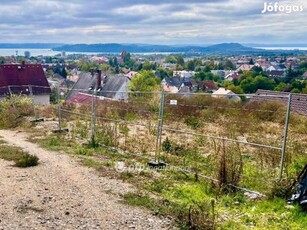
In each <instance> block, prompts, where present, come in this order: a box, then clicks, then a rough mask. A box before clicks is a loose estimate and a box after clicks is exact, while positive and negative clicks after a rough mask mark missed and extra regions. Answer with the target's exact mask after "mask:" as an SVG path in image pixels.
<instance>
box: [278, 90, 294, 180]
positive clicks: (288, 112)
mask: <svg viewBox="0 0 307 230" xmlns="http://www.w3.org/2000/svg"><path fill="white" fill-rule="evenodd" d="M291 100H292V94H291V93H290V94H289V97H288V106H287V114H286V122H285V129H284V136H283V142H282V149H281V159H280V172H279V181H281V180H282V173H283V169H284V163H285V157H286V148H287V137H288V128H289V120H290V112H291Z"/></svg>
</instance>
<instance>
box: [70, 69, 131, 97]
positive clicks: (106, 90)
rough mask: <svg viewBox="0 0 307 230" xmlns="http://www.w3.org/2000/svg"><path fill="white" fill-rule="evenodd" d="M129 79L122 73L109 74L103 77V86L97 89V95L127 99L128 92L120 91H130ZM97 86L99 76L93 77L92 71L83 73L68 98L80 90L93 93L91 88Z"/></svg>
mask: <svg viewBox="0 0 307 230" xmlns="http://www.w3.org/2000/svg"><path fill="white" fill-rule="evenodd" d="M128 83H129V79H128V78H127V77H126V76H124V75H120V74H114V75H108V76H106V77H102V82H101V88H100V90H98V91H97V95H98V96H101V97H106V98H112V99H118V100H119V99H127V93H126V94H123V93H119V92H122V91H128ZM95 88H97V76H96V75H95V76H94V77H92V75H91V74H90V73H81V74H80V76H79V79H78V81H77V82H76V84H75V85H74V86H73V88H72V90H71V91H70V92H69V94H68V96H67V99H70V98H71V97H73V96H74V95H75V94H77V93H78V92H83V93H88V94H92V91H91V90H90V89H95Z"/></svg>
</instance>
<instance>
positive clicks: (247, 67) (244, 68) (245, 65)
mask: <svg viewBox="0 0 307 230" xmlns="http://www.w3.org/2000/svg"><path fill="white" fill-rule="evenodd" d="M253 67H254V65H249V64H243V65H241V66H240V67H239V68H238V69H237V70H236V72H239V71H248V70H251V69H252V68H253Z"/></svg>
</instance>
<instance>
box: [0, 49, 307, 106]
mask: <svg viewBox="0 0 307 230" xmlns="http://www.w3.org/2000/svg"><path fill="white" fill-rule="evenodd" d="M105 46H106V45H104V47H105ZM110 46H112V47H113V48H114V46H115V47H117V46H116V45H114V44H113V45H110ZM110 46H109V47H110ZM64 47H65V46H64ZM79 47H80V46H79ZM123 47H126V48H127V46H123ZM96 48H97V46H96ZM113 48H111V49H113ZM117 48H118V47H117ZM58 49H59V50H62V48H58ZM209 49H210V50H211V52H209V53H199V52H186V53H185V52H183V53H177V52H174V53H172V52H171V53H163V52H157V53H146V54H145V53H144V54H141V53H132V52H128V51H125V50H122V51H121V52H118V53H116V52H113V53H112V52H110V53H107V52H106V53H102V54H91V53H75V54H68V53H66V51H64V50H62V51H59V52H58V53H57V54H56V55H47V56H46V55H37V56H34V55H32V54H31V49H29V50H25V51H24V53H20V52H18V51H16V53H15V55H10V56H1V57H0V63H1V64H2V65H3V64H5V65H8V64H17V65H19V64H21V63H24V64H26V65H31V64H35V65H37V64H38V65H41V66H42V68H43V71H44V73H45V76H46V77H47V79H48V83H49V85H50V87H51V90H52V91H53V92H54V91H55V90H56V88H57V87H61V89H62V90H63V91H65V92H68V91H69V90H70V89H73V90H74V91H73V92H72V93H68V95H67V98H66V99H67V100H71V101H74V102H81V101H82V100H84V95H83V93H82V92H83V91H82V90H84V91H86V90H87V89H88V88H90V87H91V86H92V85H91V84H94V83H93V82H92V81H91V80H90V79H91V77H92V76H91V73H90V71H91V70H94V71H96V70H101V73H102V76H101V77H102V78H101V83H98V84H102V85H103V86H104V87H103V90H102V91H115V93H113V94H108V95H104V96H106V97H107V98H108V97H110V98H111V99H123V98H119V96H118V95H119V94H118V93H116V92H117V91H127V90H132V91H154V90H162V89H163V90H165V91H166V92H170V93H184V94H189V93H201V92H205V93H215V94H218V93H221V94H253V93H257V92H258V90H270V91H277V92H287V93H300V94H307V55H306V54H305V53H304V52H303V51H302V52H297V51H296V52H292V53H291V51H272V50H271V51H269V52H265V51H263V50H262V51H261V52H262V53H263V55H260V54H259V52H260V51H259V49H254V48H248V47H244V46H241V45H240V44H235V43H229V44H220V45H216V46H211V48H207V51H208V50H209ZM16 50H17V49H16ZM214 50H216V52H214ZM83 51H84V50H83ZM85 51H86V50H85ZM221 51H223V52H221ZM232 51H233V53H236V55H230V54H229V53H231V52H232ZM248 51H250V52H251V53H255V52H256V51H257V54H248V53H247V52H248ZM266 51H267V50H266ZM223 53H224V54H223ZM240 53H241V54H240ZM84 79H88V80H84ZM107 80H108V81H107ZM27 84H32V83H31V82H27ZM32 85H35V84H32ZM4 86H5V85H2V87H4ZM80 94H82V95H83V96H82V97H81V95H80ZM52 100H53V98H52V97H51V101H52Z"/></svg>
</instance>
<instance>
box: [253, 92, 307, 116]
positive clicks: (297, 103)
mask: <svg viewBox="0 0 307 230" xmlns="http://www.w3.org/2000/svg"><path fill="white" fill-rule="evenodd" d="M256 95H260V96H259V97H253V98H252V99H251V101H272V100H274V101H281V102H283V103H284V104H285V105H287V104H288V98H287V96H288V95H289V93H288V92H277V91H270V90H263V89H258V90H257V92H256ZM265 96H268V97H265ZM291 111H294V112H297V113H299V114H303V115H307V94H299V93H292V100H291Z"/></svg>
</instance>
